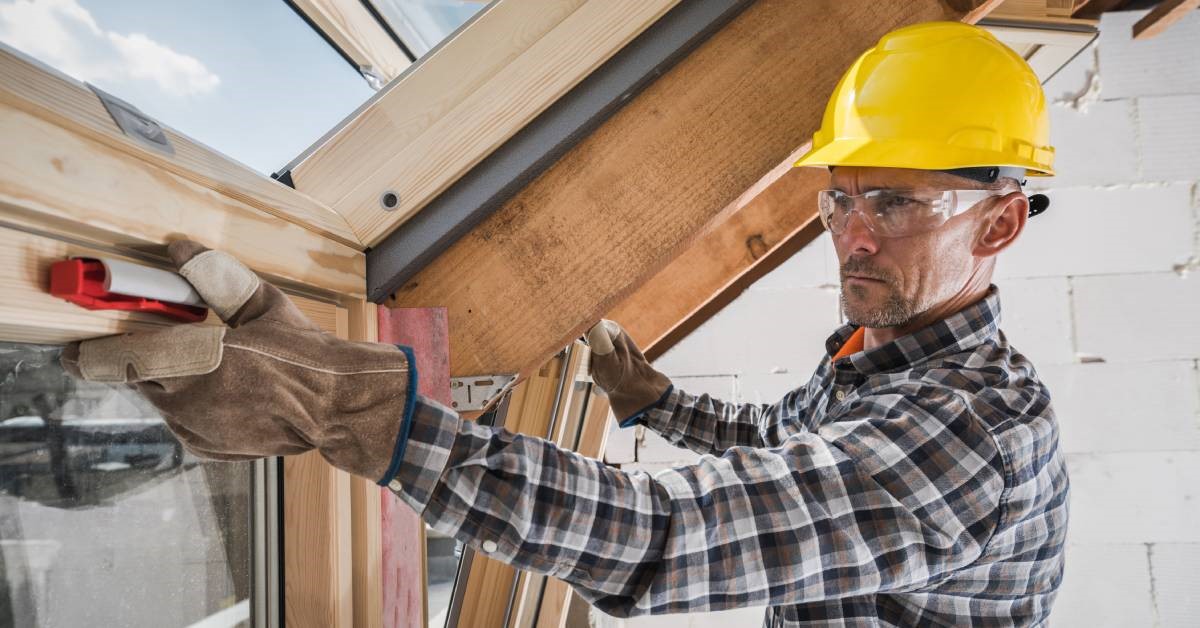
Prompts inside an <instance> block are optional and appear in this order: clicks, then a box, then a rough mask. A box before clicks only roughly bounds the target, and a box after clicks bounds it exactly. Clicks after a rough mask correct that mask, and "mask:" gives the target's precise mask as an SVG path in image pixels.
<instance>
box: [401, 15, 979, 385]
mask: <svg viewBox="0 0 1200 628" xmlns="http://www.w3.org/2000/svg"><path fill="white" fill-rule="evenodd" d="M995 4H996V3H995V2H994V1H989V2H962V1H955V2H954V3H953V6H951V4H949V3H946V2H938V1H935V0H919V1H914V2H904V3H877V2H873V1H870V0H853V1H839V2H804V3H797V2H791V1H789V0H759V1H758V2H756V3H755V4H753V5H751V6H750V7H749V8H747V9H746V10H745V11H744V12H742V13H741V14H740V15H739V16H738V17H736V18H734V19H733V21H732V22H730V23H729V24H728V25H727V26H725V27H724V28H723V29H721V30H720V31H719V32H717V33H716V34H715V35H713V36H712V37H711V38H710V39H709V40H708V41H706V42H705V43H703V44H702V45H701V46H700V47H699V48H698V49H696V50H695V51H694V52H693V53H691V54H690V55H689V56H688V57H686V58H685V59H683V60H682V61H681V62H680V63H679V64H678V65H676V66H675V67H674V68H673V69H671V70H670V71H669V72H667V73H666V74H664V75H663V76H662V77H661V78H659V79H658V80H657V81H656V82H655V83H653V84H652V85H650V86H649V87H648V88H647V89H646V90H645V91H644V92H642V93H641V95H639V96H637V97H636V98H634V99H633V100H632V101H631V102H630V103H629V104H627V105H626V106H625V107H624V108H623V109H621V110H620V111H618V112H617V113H616V114H615V115H613V116H612V117H611V118H609V119H608V120H607V121H606V122H605V123H604V124H603V125H602V126H601V127H600V128H599V129H598V130H597V131H595V132H594V133H592V134H591V135H590V136H588V137H587V138H586V139H584V140H583V141H581V142H579V143H578V144H577V145H575V146H574V147H573V148H572V149H571V151H570V152H568V153H567V154H566V155H565V156H563V157H562V158H561V159H559V160H558V162H557V163H555V164H554V165H553V166H552V167H551V168H550V169H548V170H547V171H546V172H544V173H543V174H541V175H540V176H539V177H538V178H537V179H535V180H534V181H532V182H531V183H530V184H529V185H527V186H526V187H524V189H522V190H521V191H520V192H519V193H517V194H516V196H515V197H513V198H511V199H510V200H509V201H507V202H506V203H504V205H503V206H502V207H501V208H500V209H499V210H498V211H496V213H494V214H492V215H491V216H489V217H488V218H486V219H485V220H484V221H483V222H482V223H480V224H479V225H478V226H477V227H476V228H474V229H473V230H472V231H471V232H470V233H468V234H467V235H466V236H465V237H463V238H462V239H461V240H459V241H458V242H456V243H454V244H453V245H452V246H450V247H449V248H448V249H447V250H446V251H445V252H444V253H443V254H442V255H440V256H439V257H438V258H437V259H435V260H433V261H432V262H431V263H430V264H429V265H428V266H426V267H425V268H424V269H423V270H421V271H420V272H419V273H417V274H416V275H415V276H414V277H413V278H412V279H411V280H410V281H408V282H406V283H405V284H404V285H403V286H401V287H400V288H399V289H398V290H397V292H396V294H395V299H394V303H395V304H396V305H402V306H409V307H426V306H435V305H440V306H445V307H446V308H447V310H448V313H449V317H450V331H451V339H450V351H451V366H452V369H453V371H452V374H454V375H469V374H480V373H505V372H528V371H529V370H530V369H533V368H536V367H537V366H538V365H540V364H542V363H543V362H545V360H546V359H547V358H549V357H550V356H551V355H552V354H553V353H554V352H556V351H558V350H559V349H561V348H562V347H563V346H564V345H566V344H567V343H569V342H570V341H571V339H573V338H575V337H577V336H579V335H580V334H582V333H583V331H584V330H586V329H587V327H589V326H590V325H591V324H593V323H594V322H595V321H596V320H597V319H599V318H600V317H602V316H603V315H605V314H606V313H608V312H610V311H611V310H612V309H613V308H614V307H615V306H616V305H617V304H618V303H620V302H621V301H622V300H623V299H624V298H626V297H628V296H629V295H631V294H633V293H634V292H635V291H636V290H637V289H638V288H639V287H641V286H642V285H643V284H644V283H645V282H646V281H647V280H649V279H650V278H651V277H652V276H653V275H654V274H655V273H656V272H658V271H659V270H661V269H662V268H664V267H665V266H666V265H667V264H668V263H669V262H670V261H671V260H672V259H673V258H674V257H676V256H677V255H679V254H680V253H682V252H684V251H686V250H687V249H688V247H689V245H691V244H693V243H694V242H695V241H696V238H697V236H698V235H699V234H700V232H701V231H702V230H703V229H704V228H705V226H706V225H707V224H709V222H710V221H712V220H713V219H714V218H716V217H718V216H719V215H720V214H721V212H722V210H723V209H725V208H727V207H730V206H731V204H733V202H734V201H735V199H737V198H738V197H739V196H740V195H741V194H742V193H743V192H744V191H745V190H747V189H748V188H750V187H751V185H753V184H754V183H755V182H756V181H757V180H759V179H760V178H761V177H762V174H763V173H764V172H768V171H770V170H771V169H772V168H774V167H776V166H778V165H780V164H781V163H783V161H784V160H785V159H787V158H790V156H791V155H792V154H793V152H794V151H795V149H796V147H798V146H801V145H802V144H804V143H805V142H807V141H808V140H809V138H810V137H811V135H812V133H813V132H814V131H815V130H816V128H817V126H818V124H819V122H820V118H821V114H822V112H823V110H824V107H825V101H826V98H827V97H828V94H829V93H830V91H831V90H832V89H833V87H834V85H835V84H836V82H837V81H838V79H839V78H840V77H841V74H842V72H843V71H844V70H845V68H846V67H847V66H848V65H849V64H850V63H851V62H852V61H853V60H854V59H855V58H856V57H857V56H858V55H859V54H861V52H862V51H863V50H864V49H866V48H868V47H870V46H871V45H873V44H874V43H875V42H876V41H877V40H878V39H879V37H880V36H882V35H883V34H884V33H886V32H888V31H890V30H893V29H895V28H898V27H900V26H903V25H907V24H912V23H916V22H923V21H930V20H945V19H950V20H962V19H964V18H967V19H969V20H976V19H978V18H979V17H982V15H984V14H986V9H988V8H989V7H991V6H994V5H995ZM830 23H839V24H855V25H857V26H859V28H855V29H850V30H846V29H830V28H828V24H830ZM675 322H677V319H675V320H672V321H670V323H672V324H673V323H675Z"/></svg>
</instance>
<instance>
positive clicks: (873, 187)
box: [829, 183, 906, 194]
mask: <svg viewBox="0 0 1200 628" xmlns="http://www.w3.org/2000/svg"><path fill="white" fill-rule="evenodd" d="M829 189H831V190H837V191H838V192H841V193H842V194H846V189H845V188H843V187H842V186H840V185H838V184H836V183H830V184H829ZM859 189H860V190H861V191H860V192H859V194H862V193H863V192H874V191H875V190H901V189H906V188H905V187H904V186H895V185H865V186H863V187H861V188H859Z"/></svg>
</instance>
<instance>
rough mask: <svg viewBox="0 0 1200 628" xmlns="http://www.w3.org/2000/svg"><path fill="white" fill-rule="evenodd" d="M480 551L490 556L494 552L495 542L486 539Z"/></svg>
mask: <svg viewBox="0 0 1200 628" xmlns="http://www.w3.org/2000/svg"><path fill="white" fill-rule="evenodd" d="M482 549H483V551H484V552H486V553H488V554H491V553H492V552H494V551H496V542H495V541H493V540H491V539H488V540H486V541H484V542H483V548H482Z"/></svg>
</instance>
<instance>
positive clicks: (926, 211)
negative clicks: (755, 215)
mask: <svg viewBox="0 0 1200 628" xmlns="http://www.w3.org/2000/svg"><path fill="white" fill-rule="evenodd" d="M1004 194H1007V192H1000V191H993V190H871V191H870V192H863V193H862V194H854V195H850V194H846V193H845V192H842V191H840V190H821V191H820V192H817V207H818V208H819V209H820V213H821V223H822V224H824V225H825V228H826V229H828V230H829V231H831V232H833V234H834V235H837V234H840V233H841V232H842V231H843V230H845V228H846V224H847V223H849V222H850V214H852V213H853V212H855V211H857V212H858V213H859V215H860V216H862V219H863V223H864V224H866V225H867V228H868V229H870V230H871V232H872V233H874V234H876V235H878V236H881V237H885V238H891V237H900V236H909V235H916V234H918V233H924V232H926V231H932V230H934V229H937V228H938V227H940V226H942V225H943V224H944V223H945V222H946V221H947V220H950V219H951V218H953V217H955V216H957V215H959V214H961V213H963V212H965V211H967V210H969V209H971V208H972V207H974V206H975V205H976V204H978V203H979V202H980V201H982V200H984V199H986V198H989V197H992V196H1003V195H1004Z"/></svg>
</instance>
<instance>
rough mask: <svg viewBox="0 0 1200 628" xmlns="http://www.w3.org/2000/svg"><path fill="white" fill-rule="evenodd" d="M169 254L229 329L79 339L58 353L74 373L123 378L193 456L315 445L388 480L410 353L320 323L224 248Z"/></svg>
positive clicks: (174, 247) (333, 459) (178, 247)
mask: <svg viewBox="0 0 1200 628" xmlns="http://www.w3.org/2000/svg"><path fill="white" fill-rule="evenodd" d="M168 251H169V253H170V255H171V259H172V260H173V261H174V262H175V264H176V266H178V268H179V273H180V274H181V275H183V276H184V278H186V279H187V280H188V281H189V282H190V283H191V284H192V286H194V287H195V288H196V291H197V292H198V293H199V294H200V296H201V297H202V298H203V299H204V300H205V302H207V303H208V304H209V306H210V307H212V309H213V311H215V312H216V313H217V315H218V316H220V317H221V319H222V320H224V321H225V322H226V323H228V324H229V327H228V328H226V327H214V326H205V325H180V326H174V327H169V328H165V329H162V330H158V331H151V332H138V333H133V334H126V335H121V336H110V337H107V338H100V339H96V340H87V341H84V342H82V343H75V344H72V345H70V346H68V347H67V348H66V349H65V350H64V351H63V357H62V363H63V366H64V367H65V368H66V369H67V370H68V371H69V372H70V373H71V374H72V375H74V376H76V377H80V378H82V379H86V380H90V381H97V382H113V383H128V384H131V385H132V386H133V387H134V388H136V389H137V390H138V391H139V392H140V393H141V394H142V395H143V396H145V397H146V398H147V399H148V400H149V401H150V402H151V403H153V404H154V406H155V407H156V408H158V410H159V411H160V412H161V413H162V415H163V418H164V419H165V420H166V422H167V424H168V425H169V426H170V428H171V430H172V431H173V432H175V434H176V436H177V437H178V438H179V440H180V441H181V442H183V444H184V446H185V447H187V448H188V449H189V450H190V451H192V452H194V453H196V454H197V455H200V456H203V457H207V458H216V459H221V460H246V459H251V458H259V457H263V456H284V455H289V454H298V453H302V452H305V451H308V450H310V449H314V448H315V449H318V450H320V451H321V455H323V456H324V457H325V459H326V460H328V461H329V462H330V463H331V464H333V465H334V466H335V467H338V468H340V469H344V470H346V471H349V472H351V473H354V474H357V475H361V476H365V477H368V478H371V479H372V480H376V481H379V482H381V483H384V482H386V481H387V480H389V479H390V478H391V476H392V475H394V474H395V467H396V466H397V465H396V462H398V461H393V453H394V450H395V448H396V443H397V438H398V436H399V432H400V428H401V423H402V420H403V418H404V417H405V413H406V411H407V410H408V409H409V408H410V407H411V403H410V400H411V398H412V395H413V394H415V391H411V390H410V386H411V385H412V382H413V381H415V380H414V379H413V378H412V377H411V373H410V368H411V365H410V363H409V357H408V355H407V354H406V353H405V352H403V351H400V350H398V349H397V348H396V347H393V346H389V345H381V344H373V343H359V342H349V341H345V340H340V339H338V338H336V337H335V336H333V335H332V334H327V333H324V332H322V331H321V330H320V329H318V328H317V326H316V325H314V324H313V323H312V321H310V320H308V318H307V317H305V316H304V314H302V313H301V312H300V310H298V309H297V308H296V306H295V305H293V304H292V302H291V301H290V300H289V299H288V298H287V296H285V295H284V294H283V293H282V292H281V291H280V290H279V289H278V288H276V287H275V286H272V285H270V284H268V283H266V282H264V281H261V280H260V279H259V277H258V275H256V274H254V272H253V271H251V270H250V269H248V268H246V267H245V266H244V265H242V263H241V262H239V261H237V260H236V259H234V258H233V257H232V256H230V255H228V254H227V253H223V252H220V251H210V250H207V249H205V248H204V247H202V246H200V245H199V244H197V243H195V242H191V241H186V240H185V241H180V242H174V243H172V244H171V245H170V247H169V248H168Z"/></svg>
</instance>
